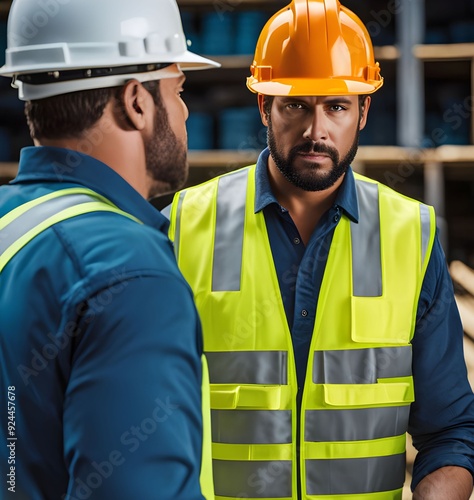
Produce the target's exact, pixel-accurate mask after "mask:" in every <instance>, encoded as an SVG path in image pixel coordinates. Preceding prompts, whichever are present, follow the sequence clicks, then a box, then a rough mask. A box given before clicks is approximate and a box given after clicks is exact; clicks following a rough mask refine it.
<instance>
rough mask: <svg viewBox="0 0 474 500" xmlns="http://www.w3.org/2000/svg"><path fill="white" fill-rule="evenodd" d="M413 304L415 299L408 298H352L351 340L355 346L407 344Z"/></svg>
mask: <svg viewBox="0 0 474 500" xmlns="http://www.w3.org/2000/svg"><path fill="white" fill-rule="evenodd" d="M408 295H409V294H408ZM402 297H403V295H402ZM413 304H414V299H413V298H411V297H409V296H408V297H407V296H405V297H404V298H397V300H396V301H395V300H387V298H385V297H382V296H380V297H355V296H353V297H351V338H352V340H353V341H354V342H358V343H377V344H408V342H410V340H411V337H412V335H413V328H414V321H413V318H412V313H413Z"/></svg>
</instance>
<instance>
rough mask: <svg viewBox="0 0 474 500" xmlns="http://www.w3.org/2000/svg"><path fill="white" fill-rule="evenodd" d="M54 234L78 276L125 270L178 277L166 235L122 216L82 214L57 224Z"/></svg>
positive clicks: (97, 213) (170, 245) (171, 249)
mask: <svg viewBox="0 0 474 500" xmlns="http://www.w3.org/2000/svg"><path fill="white" fill-rule="evenodd" d="M54 231H55V233H56V235H57V237H58V238H59V240H60V242H61V243H62V245H63V246H64V248H65V250H66V252H67V253H68V254H69V255H70V257H71V258H72V259H73V260H75V261H76V263H77V266H79V267H80V274H83V275H90V274H95V273H97V272H98V271H99V270H100V268H102V269H110V268H118V267H120V268H123V267H124V266H125V267H126V268H127V269H128V272H130V273H132V274H133V273H139V274H142V273H151V274H163V273H165V274H171V275H176V276H180V274H179V272H178V270H177V266H176V261H175V258H174V254H173V247H172V244H171V242H170V240H169V238H168V236H167V234H165V233H164V232H163V231H161V230H159V229H155V228H153V227H151V226H147V225H144V224H140V223H138V222H135V221H133V220H131V219H128V218H127V217H125V216H123V215H120V214H116V213H109V212H95V213H90V214H85V215H82V216H79V217H75V218H73V219H69V220H67V221H64V222H62V223H60V224H57V225H56V226H54Z"/></svg>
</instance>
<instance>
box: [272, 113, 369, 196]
mask: <svg viewBox="0 0 474 500" xmlns="http://www.w3.org/2000/svg"><path fill="white" fill-rule="evenodd" d="M359 134H360V131H359V128H358V127H357V129H356V133H355V137H354V141H353V143H352V146H351V148H350V149H349V151H348V152H347V154H346V156H344V158H343V159H342V160H341V161H339V153H338V152H337V150H336V149H334V148H331V147H329V146H327V145H326V144H320V143H317V142H308V143H306V144H302V145H299V146H295V147H294V148H292V149H291V150H290V152H289V153H288V156H287V157H286V158H285V157H284V156H283V154H282V153H280V151H279V150H278V146H277V144H276V140H275V134H274V133H273V128H272V122H271V118H270V116H268V131H267V142H268V147H269V149H270V154H271V155H272V158H273V161H274V162H275V165H276V166H277V168H278V170H279V171H280V172H281V174H282V175H283V177H285V179H286V180H287V181H288V182H290V183H291V184H293V185H294V186H296V187H297V188H300V189H303V190H304V191H324V190H326V189H329V188H330V187H331V186H333V185H334V184H335V183H336V181H337V180H338V179H340V177H341V176H342V175H344V174H345V173H346V172H347V169H348V168H349V166H350V164H351V163H352V161H353V160H354V158H355V155H356V153H357V149H358V147H359ZM310 152H315V153H324V154H326V155H328V156H329V157H330V158H331V160H332V164H333V167H332V168H331V171H330V172H329V174H328V175H326V176H322V175H319V172H318V169H316V168H313V170H312V171H311V172H299V171H297V170H296V169H294V168H293V162H294V160H295V158H296V156H297V155H298V153H310Z"/></svg>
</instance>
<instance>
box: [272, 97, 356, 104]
mask: <svg viewBox="0 0 474 500" xmlns="http://www.w3.org/2000/svg"><path fill="white" fill-rule="evenodd" d="M274 99H275V101H276V102H280V103H286V102H294V101H302V102H306V103H308V104H326V103H335V102H338V103H345V104H357V103H358V101H359V96H358V95H343V96H334V95H329V96H276V97H275V98H274Z"/></svg>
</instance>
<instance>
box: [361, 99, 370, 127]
mask: <svg viewBox="0 0 474 500" xmlns="http://www.w3.org/2000/svg"><path fill="white" fill-rule="evenodd" d="M371 101H372V98H371V97H370V96H369V95H368V96H367V97H366V98H365V101H364V106H363V107H362V109H361V111H360V120H359V130H362V129H363V128H364V127H365V124H366V123H367V115H368V113H369V108H370V103H371Z"/></svg>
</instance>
